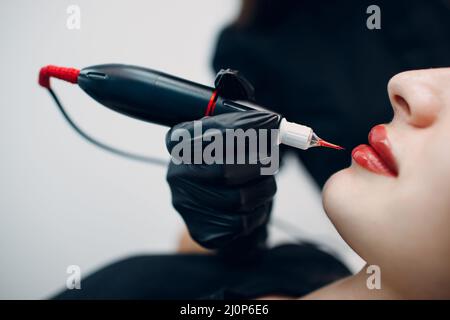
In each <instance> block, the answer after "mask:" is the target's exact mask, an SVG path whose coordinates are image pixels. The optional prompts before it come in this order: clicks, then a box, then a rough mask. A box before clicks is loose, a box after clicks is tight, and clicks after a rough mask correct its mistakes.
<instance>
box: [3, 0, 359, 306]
mask: <svg viewBox="0 0 450 320" xmlns="http://www.w3.org/2000/svg"><path fill="white" fill-rule="evenodd" d="M71 4H76V5H78V6H79V7H80V8H81V30H68V29H67V27H66V19H67V17H68V14H67V13H66V9H67V7H68V6H69V5H71ZM239 5H240V3H239V1H237V0H220V1H218V0H216V1H211V0H195V1H183V0H160V1H106V0H95V1H92V0H91V1H87V0H85V1H81V0H78V1H56V0H53V1H52V0H46V1H42V0H40V1H33V0H28V1H25V0H20V1H19V0H14V1H12V0H10V1H1V3H0V47H1V49H0V54H1V57H0V58H1V59H0V70H1V75H2V76H1V77H0V88H1V89H0V121H1V123H0V130H1V134H0V147H1V166H0V298H3V299H11V298H21V299H29V298H33V299H34V298H46V297H49V296H50V295H51V294H53V293H55V292H57V291H58V290H60V289H61V288H63V287H64V285H65V281H66V277H67V274H66V268H67V266H68V265H72V264H75V265H79V266H80V267H81V269H82V272H83V274H87V273H89V272H90V271H92V270H95V269H96V268H98V267H100V266H102V265H104V264H106V263H108V262H111V261H114V260H116V259H119V258H123V257H126V256H129V255H133V254H141V253H148V254H150V253H153V252H173V251H174V249H175V246H176V242H177V237H178V235H179V233H180V231H181V230H182V222H181V219H180V218H179V216H178V215H177V213H176V212H175V210H174V209H173V208H172V207H171V204H170V194H169V188H168V186H167V184H166V182H165V168H162V167H154V166H149V165H145V164H141V163H135V162H130V161H128V160H124V159H121V158H117V157H116V156H113V155H110V154H107V153H105V152H103V151H102V150H99V149H97V148H95V147H93V146H92V145H90V144H88V143H86V142H85V141H83V140H82V139H80V138H79V137H78V136H77V135H76V134H75V133H74V132H73V131H72V130H71V129H70V128H69V127H68V125H67V124H66V123H65V122H64V121H63V119H62V117H61V115H60V114H59V112H58V110H57V109H56V106H55V105H54V103H53V101H52V100H51V99H50V96H49V95H48V93H47V92H46V91H45V90H44V89H42V88H40V87H39V86H38V84H37V74H38V70H39V68H40V67H41V66H44V65H47V64H56V65H62V66H72V67H76V68H83V67H86V66H89V65H94V64H100V63H109V62H118V63H128V64H136V65H142V66H147V67H150V68H154V69H159V70H162V71H165V72H169V73H173V74H176V75H178V76H182V77H185V78H189V79H191V80H194V81H198V82H201V83H204V84H211V81H212V79H213V73H212V70H211V67H210V61H211V54H212V52H213V49H214V46H215V41H216V36H217V33H218V32H219V30H220V29H221V28H222V27H223V26H225V25H226V24H227V23H229V22H230V21H232V20H233V19H234V17H235V16H236V14H237V12H238V11H239ZM52 83H53V87H54V88H55V90H56V92H57V93H58V94H59V96H60V98H61V99H62V101H63V103H64V104H65V106H66V107H67V108H68V109H69V111H70V114H71V115H72V116H73V117H74V118H75V119H76V120H77V122H78V123H80V124H81V126H82V127H83V128H84V129H85V130H86V131H88V132H89V133H91V134H93V135H94V136H96V137H98V138H100V139H102V140H104V141H106V142H108V143H111V144H113V145H116V146H118V147H122V148H125V149H127V150H131V151H135V152H140V153H145V154H148V155H154V156H158V157H161V158H168V155H167V154H166V150H165V147H164V140H163V138H164V134H165V132H166V130H167V129H166V128H163V127H158V126H155V125H151V124H146V123H143V122H139V121H136V120H132V119H129V118H126V117H123V116H121V115H119V114H116V113H114V112H111V111H110V110H107V109H105V108H103V107H102V106H100V105H98V104H97V103H96V102H94V101H93V100H91V99H90V98H89V97H88V96H87V95H86V94H84V92H82V91H81V90H80V89H79V88H77V86H74V85H71V84H67V83H62V82H59V81H57V80H56V81H55V80H54V81H53V82H52ZM277 178H278V185H279V192H278V197H277V201H276V206H275V210H274V216H275V218H278V219H279V218H281V219H284V220H285V221H290V225H291V226H297V228H300V229H301V230H302V231H301V232H297V231H296V233H297V235H298V236H299V237H308V238H311V239H316V240H318V241H321V242H322V243H324V244H326V245H328V246H330V247H331V248H332V249H334V250H335V251H337V252H338V253H339V254H340V256H342V257H343V258H344V259H345V260H346V261H347V262H348V263H350V265H351V266H352V268H353V269H354V270H356V269H357V268H358V266H360V265H361V260H360V259H359V258H358V257H357V256H356V255H355V254H354V253H352V251H351V250H350V249H349V248H348V247H347V246H346V245H345V243H344V242H343V241H342V240H340V238H339V236H338V235H337V233H336V232H335V231H334V229H333V227H332V225H331V224H330V223H329V221H328V220H327V219H326V216H325V214H324V213H323V211H322V209H321V204H320V194H319V191H318V190H317V189H315V188H314V187H313V186H312V184H311V179H310V178H309V176H308V175H307V174H306V173H305V172H304V170H303V169H302V167H301V166H299V164H298V163H297V161H296V160H294V159H290V160H289V161H287V166H286V167H285V168H284V169H283V170H282V172H281V174H279V175H278V177H277ZM272 231H273V233H272V234H271V241H272V243H276V242H279V241H282V240H284V239H289V237H288V236H286V234H285V232H282V231H280V229H279V228H278V229H277V228H272ZM291 233H292V232H291Z"/></svg>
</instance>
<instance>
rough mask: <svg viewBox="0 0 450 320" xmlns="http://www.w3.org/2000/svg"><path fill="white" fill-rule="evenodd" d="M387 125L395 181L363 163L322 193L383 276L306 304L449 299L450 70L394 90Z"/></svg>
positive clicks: (348, 282) (426, 73) (328, 290)
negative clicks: (375, 283) (371, 284)
mask: <svg viewBox="0 0 450 320" xmlns="http://www.w3.org/2000/svg"><path fill="white" fill-rule="evenodd" d="M388 92H389V97H390V100H391V103H392V106H393V109H394V118H393V120H392V121H391V122H390V123H388V124H385V128H386V132H387V141H386V143H387V144H388V145H389V146H390V149H391V151H392V153H393V157H394V159H395V160H394V161H395V165H396V167H397V170H398V174H397V175H396V176H388V175H384V174H379V173H374V172H372V171H369V170H367V169H366V168H364V167H363V166H361V165H359V164H358V163H356V161H355V160H353V161H352V164H351V166H350V167H349V168H346V169H344V170H341V171H339V172H337V173H336V174H334V175H333V176H332V177H331V178H330V179H329V180H328V181H327V183H326V185H325V187H324V190H323V204H324V208H325V211H326V213H327V215H328V217H329V218H330V220H331V221H332V222H333V224H334V226H335V227H336V229H337V230H338V232H339V233H340V235H341V236H342V237H343V238H344V240H345V241H346V242H347V243H348V244H349V245H350V246H351V247H352V248H353V249H354V250H355V251H356V252H357V253H358V254H359V255H360V256H361V257H362V258H363V259H364V260H365V261H366V262H367V265H366V266H368V265H377V266H379V267H380V270H381V289H380V290H377V289H372V290H370V289H368V288H367V285H366V282H367V278H368V277H369V276H370V275H369V274H367V273H366V267H365V268H363V269H362V270H361V272H359V273H358V274H356V275H354V276H351V277H349V278H346V279H344V280H341V281H339V282H336V283H334V284H331V285H329V286H327V287H325V288H322V289H320V290H318V291H316V292H313V293H312V294H310V295H308V296H306V297H304V298H307V299H329V298H331V299H334V298H337V299H340V298H343V299H345V298H350V299H358V298H360V299H370V298H386V299H390V298H399V299H403V298H405V299H422V298H424V299H444V298H450V232H449V231H450V68H443V69H429V70H420V71H409V72H404V73H401V74H398V75H396V76H395V77H393V78H392V79H391V80H390V82H389V85H388Z"/></svg>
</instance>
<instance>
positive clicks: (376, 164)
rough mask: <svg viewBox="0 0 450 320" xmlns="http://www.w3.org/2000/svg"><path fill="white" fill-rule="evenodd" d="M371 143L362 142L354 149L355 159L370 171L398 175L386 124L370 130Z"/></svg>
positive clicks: (353, 155) (392, 175)
mask: <svg viewBox="0 0 450 320" xmlns="http://www.w3.org/2000/svg"><path fill="white" fill-rule="evenodd" d="M369 144H370V145H367V144H361V145H359V146H357V147H356V148H355V149H353V151H352V157H353V160H355V162H356V163H357V164H359V165H360V166H361V167H363V168H366V169H367V170H369V171H372V172H375V173H378V174H383V175H386V176H391V177H396V176H397V175H398V169H397V164H396V162H395V158H394V156H393V155H392V151H391V147H390V143H389V140H388V138H387V131H386V127H385V126H384V125H377V126H375V127H373V128H372V130H370V133H369Z"/></svg>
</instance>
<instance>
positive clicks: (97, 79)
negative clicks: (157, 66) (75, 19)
mask: <svg viewBox="0 0 450 320" xmlns="http://www.w3.org/2000/svg"><path fill="white" fill-rule="evenodd" d="M78 85H79V86H80V87H81V88H82V89H83V90H84V91H85V92H86V93H87V94H88V95H90V96H91V97H92V98H94V99H95V100H97V101H98V102H99V103H101V104H103V105H104V106H106V107H108V108H111V109H113V110H115V111H117V112H120V113H122V114H125V115H127V116H130V117H133V118H137V119H140V120H143V121H147V122H152V123H156V124H160V125H165V126H170V127H171V126H173V125H175V124H177V123H180V122H185V121H193V120H197V119H200V118H202V117H204V116H205V115H213V114H214V115H217V114H221V113H228V112H236V111H245V110H265V109H264V108H262V107H260V106H258V105H256V104H253V103H251V102H248V101H233V100H230V99H225V98H223V97H221V96H220V95H216V93H215V89H214V88H211V87H208V86H204V85H201V84H198V83H195V82H191V81H188V80H184V79H181V78H178V77H175V76H172V75H169V74H165V73H162V72H159V71H155V70H151V69H146V68H142V67H137V66H130V65H123V64H104V65H98V66H92V67H88V68H85V69H82V70H81V71H80V73H79V75H78ZM211 106H213V108H212V109H213V113H209V114H208V113H207V110H208V107H211ZM210 109H211V108H210ZM280 120H281V117H280Z"/></svg>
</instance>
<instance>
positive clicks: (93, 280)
mask: <svg viewBox="0 0 450 320" xmlns="http://www.w3.org/2000/svg"><path fill="white" fill-rule="evenodd" d="M349 274H350V273H349V271H348V269H347V268H346V267H345V266H344V265H343V264H342V263H340V262H339V261H338V260H337V259H335V258H334V257H332V256H331V255H329V254H327V253H324V252H322V251H320V250H318V249H317V248H315V247H314V246H312V245H309V244H303V245H284V246H280V247H277V248H273V249H271V250H266V251H264V252H263V253H262V255H261V257H260V259H258V260H257V261H254V262H253V263H252V264H244V265H242V264H239V265H237V264H231V265H230V264H228V263H226V262H225V261H223V260H222V259H221V258H220V257H219V256H217V255H203V254H197V255H193V254H190V255H186V254H180V255H152V256H140V257H132V258H128V259H125V260H122V261H119V262H116V263H113V264H111V265H109V266H107V267H105V268H103V269H101V270H99V271H97V272H95V273H93V274H92V275H90V276H89V277H87V278H86V279H82V280H81V289H80V290H66V291H64V292H61V293H60V294H58V295H57V296H56V297H54V298H55V299H250V298H256V297H260V296H264V295H268V294H280V295H286V296H292V297H299V296H302V295H305V294H307V293H309V292H311V291H313V290H315V289H318V288H320V287H322V286H324V285H326V284H328V283H330V282H332V281H334V280H337V279H340V278H342V277H344V276H347V275H349Z"/></svg>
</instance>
